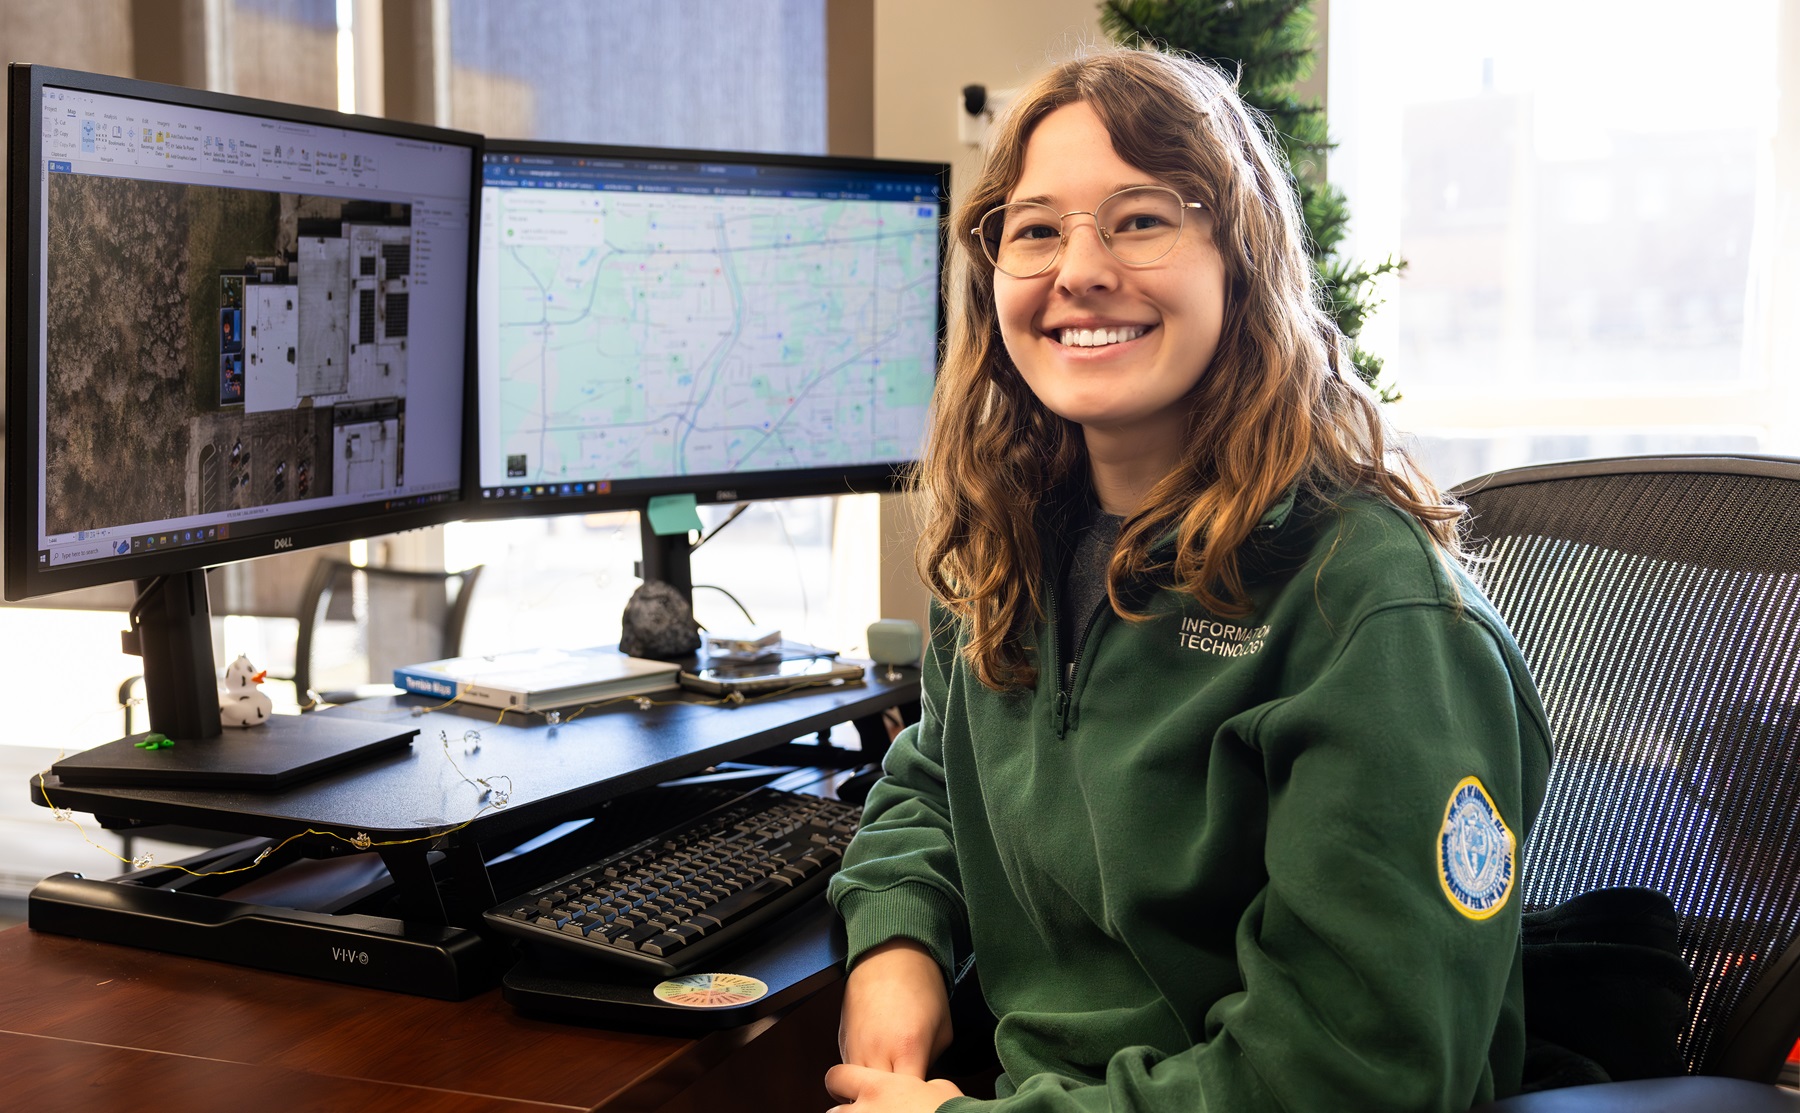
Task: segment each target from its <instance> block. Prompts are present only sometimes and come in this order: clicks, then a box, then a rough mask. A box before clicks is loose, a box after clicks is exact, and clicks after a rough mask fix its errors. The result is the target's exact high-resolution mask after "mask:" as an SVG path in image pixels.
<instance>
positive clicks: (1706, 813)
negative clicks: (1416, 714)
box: [1455, 456, 1800, 1081]
mask: <svg viewBox="0 0 1800 1113" xmlns="http://www.w3.org/2000/svg"><path fill="white" fill-rule="evenodd" d="M1455 494H1456V495H1457V496H1458V497H1460V498H1461V499H1462V500H1463V501H1465V502H1466V503H1468V505H1469V507H1470V508H1471V510H1472V511H1473V525H1472V527H1471V535H1472V536H1471V539H1472V541H1473V543H1474V551H1475V552H1476V553H1477V555H1478V556H1479V557H1480V558H1481V561H1482V562H1483V563H1482V565H1481V567H1480V569H1479V574H1480V576H1481V577H1482V579H1483V581H1484V584H1485V586H1486V588H1487V591H1488V594H1489V596H1490V597H1491V598H1492V599H1493V602H1494V605H1495V606H1496V607H1497V608H1498V609H1499V611H1500V613H1501V614H1502V615H1504V616H1505V618H1506V621H1507V623H1508V624H1509V625H1510V626H1511V628H1512V631H1513V635H1514V636H1515V637H1516V638H1517V639H1518V642H1519V647H1520V649H1521V650H1523V651H1524V654H1525V659H1526V660H1527V661H1528V662H1529V663H1530V665H1531V670H1532V675H1533V676H1534V678H1535V679H1536V681H1537V684H1538V689H1539V691H1540V693H1541V694H1542V696H1543V700H1544V706H1545V709H1546V711H1547V712H1548V714H1549V719H1550V729H1551V733H1552V735H1553V737H1554V740H1555V744H1556V757H1555V761H1554V762H1553V764H1552V768H1551V774H1550V787H1549V793H1548V796H1547V797H1546V799H1545V801H1544V808H1543V812H1542V814H1541V815H1540V816H1539V817H1538V821H1537V824H1536V826H1535V827H1534V828H1533V829H1532V832H1531V835H1530V838H1529V840H1528V841H1527V844H1526V847H1525V855H1524V864H1523V867H1522V870H1521V882H1522V886H1523V892H1524V900H1525V904H1526V907H1528V908H1532V907H1545V906H1548V905H1552V904H1557V903H1560V902H1562V901H1564V900H1567V899H1568V898H1570V897H1572V896H1576V895H1578V894H1580V893H1584V892H1587V891H1589V890H1593V889H1598V888H1604V887H1608V886H1615V885H1642V886H1647V887H1650V888H1654V889H1659V890H1661V891H1662V892H1664V893H1667V894H1668V895H1669V896H1670V898H1671V899H1673V901H1674V903H1675V907H1676V908H1677V910H1678V911H1679V912H1680V913H1681V919H1682V927H1681V944H1682V953H1683V955H1684V957H1686V959H1687V960H1688V962H1689V964H1690V965H1692V967H1693V969H1694V974H1695V984H1694V990H1693V993H1692V994H1691V996H1690V998H1689V1000H1688V1026H1687V1030H1686V1031H1685V1032H1684V1034H1683V1037H1682V1049H1681V1050H1682V1054H1683V1057H1684V1059H1685V1061H1686V1064H1687V1069H1688V1070H1689V1071H1690V1072H1692V1073H1697V1074H1725V1075H1733V1076H1736V1077H1740V1078H1748V1079H1755V1080H1758V1081H1774V1080H1775V1077H1776V1075H1777V1073H1778V1072H1779V1070H1780V1068H1781V1064H1782V1061H1783V1059H1784V1058H1785V1056H1786V1054H1787V1052H1788V1050H1789V1048H1791V1047H1792V1046H1793V1045H1794V1042H1795V1039H1796V1037H1797V1036H1800V972H1797V970H1796V967H1797V966H1800V948H1797V947H1796V945H1795V940H1796V935H1797V934H1800V460H1785V459H1774V458H1769V457H1679V456H1677V457H1654V458H1652V457H1634V458H1625V459H1612V460H1591V461H1582V462H1578V463H1573V464H1552V465H1544V466H1540V467H1531V468H1519V469H1516V470H1513V471H1506V472H1499V473H1496V474H1494V475H1490V476H1485V477H1483V478H1481V479H1477V480H1472V481H1470V482H1469V483H1466V484H1463V485H1461V486H1460V487H1459V488H1458V489H1457V490H1456V492H1455Z"/></svg>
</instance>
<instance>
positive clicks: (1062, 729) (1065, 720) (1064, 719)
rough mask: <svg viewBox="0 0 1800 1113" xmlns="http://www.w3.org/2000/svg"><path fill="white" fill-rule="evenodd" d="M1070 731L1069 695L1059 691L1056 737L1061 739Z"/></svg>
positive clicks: (1057, 695) (1057, 694) (1061, 690)
mask: <svg viewBox="0 0 1800 1113" xmlns="http://www.w3.org/2000/svg"><path fill="white" fill-rule="evenodd" d="M1068 730H1069V693H1068V692H1067V691H1066V690H1064V689H1060V688H1059V689H1058V690H1057V693H1056V736H1057V737H1058V738H1061V737H1062V736H1063V735H1064V734H1066V733H1068Z"/></svg>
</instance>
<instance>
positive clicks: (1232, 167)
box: [917, 50, 1462, 690]
mask: <svg viewBox="0 0 1800 1113" xmlns="http://www.w3.org/2000/svg"><path fill="white" fill-rule="evenodd" d="M1077 101H1079V102H1085V103H1086V104H1088V105H1089V106H1090V107H1092V108H1093V109H1094V111H1095V112H1096V113H1097V114H1098V115H1099V117H1100V119H1101V121H1102V122H1104V123H1105V125H1106V130H1107V132H1108V133H1109V134H1110V135H1111V137H1112V145H1113V149H1114V151H1116V152H1117V153H1118V155H1119V157H1120V158H1122V159H1124V160H1125V161H1126V162H1128V163H1130V164H1131V165H1132V166H1135V167H1136V168H1138V169H1140V170H1142V171H1144V172H1145V173H1147V174H1149V175H1151V176H1152V177H1154V178H1155V179H1156V180H1157V181H1159V182H1163V183H1165V184H1167V185H1169V186H1172V187H1174V188H1175V190H1176V191H1177V192H1179V193H1181V194H1182V196H1184V197H1186V198H1188V199H1190V200H1198V201H1200V202H1202V203H1204V204H1205V206H1206V208H1207V210H1209V212H1210V213H1211V215H1212V235H1213V239H1214V243H1215V246H1216V247H1217V248H1218V250H1219V253H1220V254H1221V255H1222V256H1223V258H1224V261H1225V273H1226V305H1225V318H1224V323H1223V329H1222V335H1221V337H1220V341H1219V348H1218V351H1217V353H1216V354H1215V355H1214V356H1213V360H1212V363H1211V364H1210V365H1209V366H1208V367H1207V368H1206V370H1205V372H1204V373H1203V374H1202V375H1201V376H1200V380H1199V382H1198V383H1196V384H1195V386H1194V389H1193V391H1192V392H1191V393H1190V395H1189V396H1188V398H1187V405H1188V418H1187V434H1186V438H1185V440H1184V444H1185V445H1186V449H1185V452H1184V454H1183V458H1182V460H1181V463H1180V464H1179V465H1178V466H1177V467H1176V468H1175V470H1173V471H1172V472H1170V473H1169V474H1168V475H1167V476H1166V477H1164V478H1163V480H1162V481H1161V482H1160V483H1158V484H1157V485H1156V486H1155V487H1154V488H1153V489H1152V490H1151V492H1150V494H1149V496H1148V498H1147V499H1146V500H1145V503H1144V505H1143V506H1141V507H1139V508H1138V509H1137V511H1136V512H1135V513H1134V514H1133V515H1132V516H1131V517H1130V518H1129V519H1128V520H1127V521H1126V523H1125V526H1124V529H1123V530H1122V532H1121V534H1120V538H1119V544H1118V547H1117V549H1116V550H1115V552H1114V555H1113V557H1112V562H1111V564H1110V566H1109V568H1108V581H1109V594H1110V597H1111V600H1112V605H1113V608H1114V609H1115V610H1116V611H1118V612H1119V614H1121V615H1122V616H1124V617H1125V618H1127V619H1142V618H1143V617H1146V616H1144V615H1142V614H1139V613H1136V612H1134V611H1133V610H1131V609H1130V608H1129V606H1128V605H1127V604H1126V603H1125V602H1124V600H1125V598H1126V594H1125V592H1124V588H1125V587H1126V585H1128V584H1131V583H1133V582H1134V581H1137V580H1139V579H1140V578H1141V577H1145V576H1147V575H1148V574H1150V573H1152V572H1158V573H1160V574H1161V575H1160V576H1159V578H1168V579H1172V583H1173V589H1174V590H1177V591H1181V592H1184V593H1186V594H1188V595H1190V596H1192V597H1193V598H1194V599H1196V600H1197V601H1199V602H1200V604H1201V605H1203V606H1205V607H1206V608H1207V609H1208V610H1211V611H1213V612H1214V613H1216V614H1219V615H1242V614H1244V613H1245V612H1246V611H1247V610H1248V600H1247V596H1246V593H1245V589H1244V581H1243V576H1242V571H1241V569H1240V567H1239V560H1238V551H1239V548H1240V547H1241V546H1242V545H1243V543H1244V541H1245V539H1246V538H1247V537H1249V535H1250V532H1251V530H1252V529H1253V528H1255V526H1256V523H1257V521H1258V520H1259V519H1260V518H1261V517H1262V515H1263V514H1264V513H1265V512H1266V511H1267V510H1268V508H1269V507H1270V506H1272V505H1273V504H1274V503H1275V502H1276V501H1277V500H1278V499H1280V498H1281V496H1282V495H1283V494H1284V493H1285V492H1286V491H1287V490H1288V489H1289V488H1290V487H1293V486H1294V485H1295V484H1296V483H1299V484H1301V485H1302V486H1304V487H1306V488H1307V489H1309V490H1311V491H1314V492H1316V493H1317V494H1319V495H1320V496H1321V497H1324V498H1326V499H1328V500H1329V499H1332V498H1335V497H1339V496H1341V495H1342V494H1343V493H1344V492H1347V491H1357V492H1367V493H1370V494H1373V495H1376V496H1378V497H1381V498H1385V499H1386V500H1388V501H1389V502H1391V503H1393V504H1394V505H1395V506H1397V507H1399V508H1401V509H1402V510H1404V511H1406V512H1407V513H1409V514H1411V515H1412V516H1413V517H1414V518H1416V519H1417V520H1418V521H1419V523H1420V524H1421V525H1422V526H1423V527H1424V529H1425V531H1426V532H1427V534H1429V535H1430V536H1431V538H1432V539H1433V540H1434V541H1435V542H1436V544H1437V546H1438V548H1439V550H1440V553H1441V554H1442V555H1443V556H1444V557H1445V559H1447V560H1448V559H1455V558H1456V557H1457V556H1459V555H1460V550H1459V546H1458V537H1457V525H1458V521H1459V519H1460V517H1461V515H1462V507H1460V506H1459V505H1457V504H1455V503H1454V502H1451V501H1449V500H1447V499H1446V498H1445V496H1444V495H1443V494H1442V493H1441V492H1440V491H1439V490H1438V489H1437V488H1436V487H1435V486H1434V485H1433V484H1432V483H1431V482H1430V481H1429V480H1428V479H1426V478H1425V477H1424V475H1423V474H1422V473H1421V472H1420V471H1419V469H1418V468H1417V467H1416V466H1415V465H1414V464H1413V462H1412V461H1411V460H1410V459H1409V458H1408V456H1407V455H1406V453H1405V451H1404V450H1403V449H1402V448H1401V447H1400V446H1399V445H1398V444H1397V443H1396V442H1395V441H1394V439H1393V438H1392V437H1391V435H1390V434H1389V433H1388V431H1387V429H1386V428H1385V425H1384V421H1383V418H1382V415H1381V413H1380V410H1379V408H1378V406H1377V403H1376V402H1375V400H1374V398H1373V397H1372V396H1371V395H1370V393H1369V391H1368V389H1367V388H1366V387H1364V386H1363V385H1362V383H1361V381H1360V380H1359V379H1357V377H1356V376H1355V374H1353V373H1351V372H1350V371H1349V370H1348V365H1349V360H1348V352H1347V348H1348V345H1347V342H1346V341H1345V340H1344V337H1343V336H1342V334H1341V333H1339V331H1338V330H1337V328H1336V326H1335V325H1334V324H1333V323H1332V321H1331V319H1330V317H1329V316H1327V315H1326V314H1325V313H1324V312H1323V310H1322V309H1321V308H1320V305H1319V299H1318V293H1317V289H1316V285H1315V278H1314V268H1313V265H1312V262H1311V260H1310V259H1309V257H1308V255H1307V252H1306V240H1305V235H1306V234H1305V229H1304V226H1303V225H1302V223H1301V220H1300V213H1299V205H1298V202H1297V200H1296V198H1295V191H1294V188H1293V184H1292V182H1291V181H1290V180H1289V179H1288V176H1287V171H1286V169H1285V165H1284V162H1283V160H1282V159H1281V157H1280V155H1279V154H1278V151H1277V148H1276V147H1275V144H1274V142H1273V140H1272V138H1271V137H1270V135H1269V133H1268V129H1267V124H1266V123H1265V121H1263V120H1262V119H1261V118H1260V117H1259V116H1257V115H1256V114H1255V113H1253V112H1252V111H1251V110H1250V109H1249V108H1247V107H1246V106H1245V105H1244V103H1243V101H1242V100H1241V99H1240V98H1239V96H1238V94H1237V91H1236V89H1235V87H1234V85H1233V83H1232V81H1231V79H1230V78H1228V77H1226V76H1225V75H1223V74H1221V73H1219V72H1218V71H1217V70H1214V69H1212V68H1211V67H1209V66H1206V65H1204V64H1202V63H1199V62H1196V61H1192V60H1189V59H1185V58H1181V57H1176V56H1172V55H1169V54H1163V53H1158V52H1154V51H1144V50H1113V51H1107V52H1104V53H1098V54H1094V55H1090V56H1087V57H1083V58H1079V59H1076V60H1074V61H1070V62H1066V63H1064V64H1062V65H1060V66H1058V67H1057V68H1055V69H1054V70H1052V71H1051V72H1050V73H1048V74H1046V75H1045V76H1044V77H1042V78H1041V79H1039V80H1038V81H1037V82H1035V83H1034V84H1032V85H1031V86H1030V87H1029V88H1028V89H1026V90H1025V91H1024V92H1023V93H1022V94H1021V96H1020V97H1019V99H1018V100H1017V102H1016V103H1015V104H1014V106H1013V108H1012V109H1011V111H1010V112H1009V113H1008V114H1007V115H1006V116H1005V117H1004V118H1003V119H1002V120H1001V121H1000V122H999V123H998V124H997V126H996V130H995V132H994V134H993V137H992V141H991V146H990V148H989V151H988V155H987V160H986V164H985V166H984V167H983V169H982V172H981V177H980V178H979V179H978V180H977V181H976V183H975V186H974V188H973V189H972V190H970V191H969V194H968V196H967V198H966V199H965V200H964V201H963V203H962V205H961V206H960V208H959V209H958V210H957V212H956V214H955V216H954V218H953V223H952V229H953V232H954V237H955V238H956V239H957V241H958V243H959V245H960V246H959V247H958V248H956V249H954V251H955V254H954V257H953V260H952V266H951V268H950V273H949V276H948V279H947V282H948V285H949V289H948V291H947V300H948V302H949V304H951V305H952V306H956V307H958V308H959V310H960V311H959V312H955V313H953V314H952V319H951V322H950V331H949V339H948V345H947V349H946V352H945V359H944V366H943V369H942V371H941V372H940V374H939V376H938V383H937V389H936V394H935V398H934V411H933V416H932V424H931V432H930V436H929V438H928V441H927V447H926V450H925V453H924V459H923V463H922V466H921V468H920V472H919V487H920V489H921V490H922V492H923V493H924V496H925V502H924V507H923V512H924V518H923V521H924V525H923V529H922V532H921V536H920V539H919V545H918V551H917V560H918V564H919V571H920V574H921V575H922V576H923V577H924V579H925V581H926V583H927V585H928V586H929V587H930V588H931V590H932V591H933V592H934V594H935V595H936V596H937V598H938V599H939V601H940V602H941V603H942V605H943V606H944V607H945V608H946V609H947V610H948V611H949V613H950V615H952V616H953V617H954V619H955V620H958V621H960V622H962V623H963V624H965V626H966V639H965V642H964V653H965V655H966V656H967V658H968V661H969V662H970V664H971V665H972V667H973V668H974V670H975V673H976V675H977V676H978V677H979V678H980V680H981V682H982V683H983V684H985V685H987V686H988V687H990V688H994V689H998V690H1005V689H1015V688H1021V687H1029V686H1030V685H1032V684H1034V683H1035V682H1036V677H1037V669H1036V665H1035V663H1034V662H1033V660H1032V654H1031V649H1030V647H1029V645H1028V644H1027V641H1028V636H1029V632H1030V631H1031V629H1032V628H1033V626H1034V624H1035V623H1037V622H1040V621H1042V620H1043V618H1044V604H1043V595H1042V593H1043V590H1044V583H1045V578H1046V577H1045V573H1046V568H1045V554H1044V552H1043V549H1042V545H1041V543H1040V539H1039V529H1040V528H1041V526H1042V515H1043V513H1044V512H1045V511H1046V510H1047V509H1048V508H1049V506H1050V504H1051V503H1052V502H1053V501H1054V500H1056V499H1057V498H1058V492H1066V491H1068V490H1071V489H1074V488H1079V487H1082V486H1084V485H1085V484H1086V482H1087V474H1088V461H1087V449H1086V446H1085V443H1084V441H1083V439H1082V433H1081V428H1080V427H1079V426H1078V425H1076V424H1074V423H1072V422H1070V421H1067V420H1065V419H1063V418H1061V417H1059V416H1057V415H1056V414H1054V413H1052V412H1051V411H1050V410H1048V409H1046V408H1045V407H1044V405H1043V404H1042V403H1040V402H1039V401H1038V400H1037V397H1036V396H1035V395H1034V394H1032V392H1031V390H1030V388H1029V387H1028V386H1027V385H1026V384H1025V380H1024V379H1023V378H1022V377H1021V376H1020V375H1019V373H1018V372H1017V370H1015V368H1014V367H1013V364H1012V361H1011V359H1010V358H1009V357H1008V355H1007V352H1006V349H1005V347H1004V345H1003V344H1002V342H1001V337H1000V329H999V324H998V321H997V318H996V315H995V309H994V271H993V266H992V265H991V264H990V263H989V262H988V260H987V257H986V256H985V255H984V254H983V253H982V251H981V250H980V248H979V247H978V246H977V245H975V243H974V242H973V239H972V237H971V236H970V234H969V229H972V228H974V227H975V226H976V224H977V222H978V221H979V220H980V218H981V216H982V214H984V213H986V212H987V211H988V210H990V209H992V208H994V207H995V206H997V205H1001V204H1004V203H1005V202H1006V200H1007V195H1008V194H1009V193H1010V192H1011V190H1012V188H1013V186H1014V185H1015V184H1016V183H1017V181H1018V179H1019V174H1020V168H1021V166H1022V164H1023V162H1024V156H1025V145H1026V143H1027V141H1028V140H1029V139H1030V138H1031V134H1032V130H1033V129H1034V128H1035V127H1036V126H1037V124H1038V123H1039V122H1040V121H1041V120H1043V118H1044V117H1045V116H1047V115H1049V114H1050V113H1051V112H1053V111H1055V110H1056V109H1058V108H1061V107H1062V106H1064V105H1066V104H1071V103H1074V102H1077ZM1171 530H1173V531H1174V532H1175V535H1176V544H1175V549H1174V553H1173V556H1172V557H1171V556H1170V555H1169V554H1168V552H1167V550H1166V549H1162V548H1161V547H1160V546H1159V545H1158V542H1159V541H1160V540H1161V539H1162V538H1163V537H1164V536H1165V535H1167V534H1168V533H1169V532H1170V531H1171Z"/></svg>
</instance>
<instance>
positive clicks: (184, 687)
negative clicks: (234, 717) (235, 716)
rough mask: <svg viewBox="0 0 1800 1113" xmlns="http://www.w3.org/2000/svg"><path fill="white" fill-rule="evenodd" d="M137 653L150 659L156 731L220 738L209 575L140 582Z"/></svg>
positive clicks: (149, 698) (147, 673)
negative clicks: (207, 596) (209, 606)
mask: <svg viewBox="0 0 1800 1113" xmlns="http://www.w3.org/2000/svg"><path fill="white" fill-rule="evenodd" d="M138 596H139V601H138V606H137V608H136V615H137V623H136V631H135V633H136V635H137V652H138V653H139V654H140V655H141V656H142V657H143V658H144V696H145V701H146V702H147V703H148V704H149V711H150V729H151V730H153V731H157V732H159V733H161V734H165V735H167V736H168V737H170V738H182V739H194V740H199V739H205V738H217V737H218V736H219V734H220V733H221V729H220V726H219V690H218V681H217V679H216V678H215V676H214V673H213V652H212V621H211V614H210V612H209V610H208V607H207V602H206V573H205V572H204V571H201V570H199V569H195V570H193V571H189V572H181V573H177V574H175V575H172V576H165V577H162V578H161V579H160V580H139V581H138Z"/></svg>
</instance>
